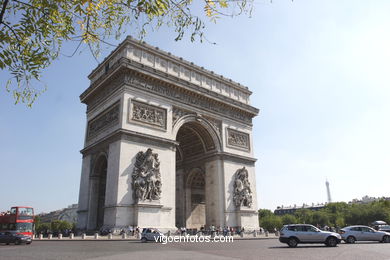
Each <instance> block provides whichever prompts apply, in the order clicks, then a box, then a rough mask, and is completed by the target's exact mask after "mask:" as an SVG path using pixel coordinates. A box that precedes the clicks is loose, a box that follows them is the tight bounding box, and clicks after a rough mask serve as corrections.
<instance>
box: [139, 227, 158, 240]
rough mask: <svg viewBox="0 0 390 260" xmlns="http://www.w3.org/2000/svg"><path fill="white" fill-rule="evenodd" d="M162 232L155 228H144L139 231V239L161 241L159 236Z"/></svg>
mask: <svg viewBox="0 0 390 260" xmlns="http://www.w3.org/2000/svg"><path fill="white" fill-rule="evenodd" d="M163 236H164V234H163V233H161V232H160V231H159V230H157V229H155V228H144V229H143V230H142V233H141V241H142V242H147V241H154V242H162V240H161V239H160V238H159V237H163Z"/></svg>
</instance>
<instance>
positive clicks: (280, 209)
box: [274, 203, 326, 216]
mask: <svg viewBox="0 0 390 260" xmlns="http://www.w3.org/2000/svg"><path fill="white" fill-rule="evenodd" d="M325 206H326V203H325V204H324V203H321V204H314V203H312V204H311V205H309V204H305V203H303V205H302V206H297V205H294V206H288V207H285V206H283V205H282V206H280V207H277V208H276V210H275V211H274V214H275V215H278V216H281V215H285V214H294V213H295V211H297V210H298V209H308V210H313V211H317V210H320V209H323V208H324V207H325Z"/></svg>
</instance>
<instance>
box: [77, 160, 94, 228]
mask: <svg viewBox="0 0 390 260" xmlns="http://www.w3.org/2000/svg"><path fill="white" fill-rule="evenodd" d="M90 173H91V156H90V155H86V156H84V157H83V162H82V168H81V177H80V191H79V203H78V205H79V208H78V211H77V228H78V229H81V230H85V229H86V228H87V221H88V204H89V175H90Z"/></svg>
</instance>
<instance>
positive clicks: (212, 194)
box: [77, 37, 259, 230]
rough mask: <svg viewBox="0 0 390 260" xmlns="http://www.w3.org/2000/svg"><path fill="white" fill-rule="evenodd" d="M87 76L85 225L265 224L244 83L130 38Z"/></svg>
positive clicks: (80, 225) (254, 112)
mask: <svg viewBox="0 0 390 260" xmlns="http://www.w3.org/2000/svg"><path fill="white" fill-rule="evenodd" d="M89 79H90V81H91V84H90V86H89V88H88V89H87V90H85V91H84V93H82V94H81V96H80V99H81V102H83V103H84V104H86V105H87V112H86V114H87V129H86V135H85V145H84V148H83V150H82V151H81V153H82V155H83V161H82V171H81V181H80V194H79V210H78V224H77V227H78V228H79V229H82V230H98V229H100V228H102V227H107V228H114V229H119V228H122V227H124V226H139V227H155V228H159V229H161V230H174V229H176V228H177V227H187V228H197V229H199V228H200V227H201V226H206V228H207V227H209V226H210V225H214V226H221V227H223V226H231V227H245V229H246V230H248V229H254V228H257V227H258V226H259V224H258V215H257V199H256V186H255V185H256V180H255V161H256V160H255V159H254V158H253V143H252V140H253V138H252V118H253V117H255V116H256V115H257V114H258V109H256V108H254V107H252V106H250V104H249V97H250V95H251V92H250V91H249V90H248V88H247V87H244V86H242V85H240V84H238V83H235V82H233V81H231V80H229V79H226V78H224V77H223V76H220V75H217V74H214V73H213V72H212V71H208V70H206V69H204V68H202V67H198V66H196V65H194V64H193V63H191V62H187V61H184V60H183V59H182V58H179V57H175V56H173V55H171V54H170V53H167V52H164V51H161V50H159V49H158V48H157V47H152V46H150V45H147V44H145V43H141V42H139V41H136V40H134V39H131V38H130V37H128V38H127V39H126V40H125V41H123V42H122V43H121V44H120V45H119V46H118V47H117V48H116V49H115V50H114V51H113V52H112V53H111V54H110V55H109V56H108V57H107V58H106V59H105V60H104V61H103V62H102V63H101V64H100V65H99V66H98V67H97V68H96V69H95V70H93V71H92V73H91V74H90V75H89Z"/></svg>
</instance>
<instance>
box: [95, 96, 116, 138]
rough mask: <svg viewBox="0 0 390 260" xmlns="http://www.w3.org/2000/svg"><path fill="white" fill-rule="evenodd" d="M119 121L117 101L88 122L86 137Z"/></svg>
mask: <svg viewBox="0 0 390 260" xmlns="http://www.w3.org/2000/svg"><path fill="white" fill-rule="evenodd" d="M118 122H119V103H117V104H115V105H114V106H112V107H111V108H109V109H107V110H106V111H104V112H103V113H102V114H101V115H99V116H98V117H96V118H94V119H92V120H91V121H90V122H88V134H87V136H88V138H91V137H93V136H94V135H96V134H98V133H99V132H101V131H103V130H104V129H107V128H109V127H110V126H113V125H115V124H118Z"/></svg>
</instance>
